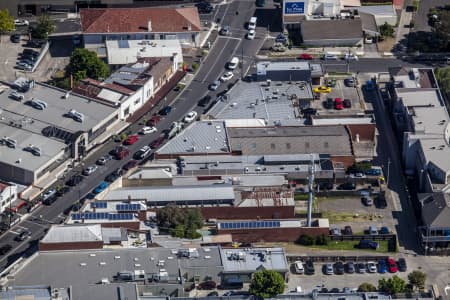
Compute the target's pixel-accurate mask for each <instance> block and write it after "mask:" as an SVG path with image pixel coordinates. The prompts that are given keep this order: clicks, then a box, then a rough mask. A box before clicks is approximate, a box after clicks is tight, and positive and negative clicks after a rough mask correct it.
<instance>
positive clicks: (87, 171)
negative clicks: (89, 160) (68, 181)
mask: <svg viewBox="0 0 450 300" xmlns="http://www.w3.org/2000/svg"><path fill="white" fill-rule="evenodd" d="M97 168H98V167H97V166H96V165H92V166H89V167H87V168H86V169H84V170H83V175H85V176H89V175H91V174H92V173H94V172H95V171H96V170H97Z"/></svg>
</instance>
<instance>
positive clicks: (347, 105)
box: [343, 99, 352, 108]
mask: <svg viewBox="0 0 450 300" xmlns="http://www.w3.org/2000/svg"><path fill="white" fill-rule="evenodd" d="M343 104H344V108H352V101H351V100H350V99H344V101H343Z"/></svg>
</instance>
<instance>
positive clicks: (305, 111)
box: [302, 107, 317, 118]
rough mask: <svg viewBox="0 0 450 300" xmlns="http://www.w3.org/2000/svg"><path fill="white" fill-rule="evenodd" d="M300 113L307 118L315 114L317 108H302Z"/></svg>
mask: <svg viewBox="0 0 450 300" xmlns="http://www.w3.org/2000/svg"><path fill="white" fill-rule="evenodd" d="M302 114H303V116H304V117H305V118H307V117H309V116H315V115H316V114H317V109H315V108H312V107H308V108H305V109H302Z"/></svg>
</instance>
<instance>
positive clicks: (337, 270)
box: [334, 261, 345, 275]
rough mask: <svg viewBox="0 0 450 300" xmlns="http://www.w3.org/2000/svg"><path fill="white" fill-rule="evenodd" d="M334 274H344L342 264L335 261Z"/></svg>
mask: <svg viewBox="0 0 450 300" xmlns="http://www.w3.org/2000/svg"><path fill="white" fill-rule="evenodd" d="M334 273H335V274H337V275H343V274H344V273H345V267H344V263H343V262H341V261H337V262H335V263H334Z"/></svg>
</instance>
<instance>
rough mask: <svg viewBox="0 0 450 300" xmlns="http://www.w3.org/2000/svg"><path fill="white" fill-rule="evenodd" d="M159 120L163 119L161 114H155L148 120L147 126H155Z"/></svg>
mask: <svg viewBox="0 0 450 300" xmlns="http://www.w3.org/2000/svg"><path fill="white" fill-rule="evenodd" d="M159 121H161V116H160V115H154V116H152V117H151V118H150V120H148V121H147V124H145V125H147V126H155V125H156V124H157V123H158V122H159Z"/></svg>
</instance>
